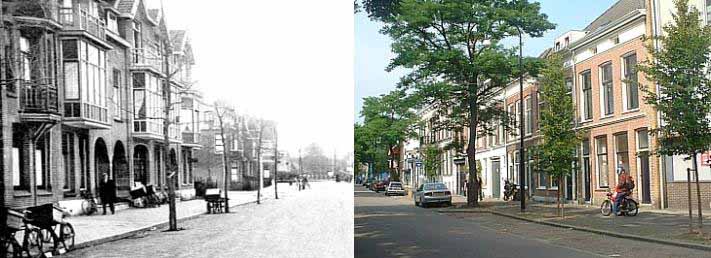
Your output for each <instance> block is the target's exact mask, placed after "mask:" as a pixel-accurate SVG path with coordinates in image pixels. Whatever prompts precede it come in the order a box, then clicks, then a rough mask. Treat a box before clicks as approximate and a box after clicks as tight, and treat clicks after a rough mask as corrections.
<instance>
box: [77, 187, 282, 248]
mask: <svg viewBox="0 0 711 258" xmlns="http://www.w3.org/2000/svg"><path fill="white" fill-rule="evenodd" d="M293 191H296V189H295V188H293V187H289V186H288V184H283V185H280V186H279V194H280V196H281V194H282V193H287V192H293ZM229 197H230V199H229V204H230V207H234V206H238V205H243V204H247V203H253V202H256V200H257V191H230V192H229ZM273 198H274V188H273V187H267V188H264V189H263V191H262V198H261V199H262V200H268V199H273ZM205 207H206V205H205V201H204V200H202V199H194V200H190V201H179V202H177V203H176V212H177V214H176V217H177V219H178V221H180V220H181V219H189V218H193V217H196V216H198V215H201V214H205V212H206V208H205ZM98 208H99V211H98V212H97V213H96V214H98V215H92V216H74V217H69V218H66V220H67V221H69V222H70V223H71V224H72V226H74V231H75V232H76V237H75V244H76V247H77V248H82V247H87V246H92V245H97V244H100V243H104V242H108V241H112V240H116V239H120V238H124V237H127V236H129V235H131V234H134V233H136V232H137V231H143V230H154V229H157V228H158V227H160V226H162V225H164V224H166V223H167V222H168V204H164V205H161V206H160V207H157V208H128V209H123V210H118V211H116V214H114V215H101V214H102V209H101V207H98ZM178 227H180V224H178Z"/></svg>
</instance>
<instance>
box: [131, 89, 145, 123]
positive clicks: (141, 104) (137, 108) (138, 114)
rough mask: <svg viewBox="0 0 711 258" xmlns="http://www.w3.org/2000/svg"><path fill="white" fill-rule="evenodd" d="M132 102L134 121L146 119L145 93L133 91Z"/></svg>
mask: <svg viewBox="0 0 711 258" xmlns="http://www.w3.org/2000/svg"><path fill="white" fill-rule="evenodd" d="M133 102H134V108H133V113H134V115H135V118H136V119H142V118H145V117H146V99H145V91H142V90H136V91H133Z"/></svg>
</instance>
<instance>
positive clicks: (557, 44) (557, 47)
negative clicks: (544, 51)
mask: <svg viewBox="0 0 711 258" xmlns="http://www.w3.org/2000/svg"><path fill="white" fill-rule="evenodd" d="M558 50H560V42H556V43H555V51H558Z"/></svg>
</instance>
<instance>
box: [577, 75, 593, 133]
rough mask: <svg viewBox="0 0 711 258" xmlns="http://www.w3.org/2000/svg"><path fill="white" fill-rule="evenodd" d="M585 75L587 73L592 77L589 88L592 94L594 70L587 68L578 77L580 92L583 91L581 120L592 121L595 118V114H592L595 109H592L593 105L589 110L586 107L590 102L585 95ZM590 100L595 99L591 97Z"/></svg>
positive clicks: (581, 95) (581, 96)
mask: <svg viewBox="0 0 711 258" xmlns="http://www.w3.org/2000/svg"><path fill="white" fill-rule="evenodd" d="M585 75H587V76H588V78H590V88H589V89H588V90H589V91H590V95H591V96H592V71H591V70H585V71H583V72H582V73H580V74H579V75H578V77H579V78H580V92H581V94H580V104H581V105H580V110H581V112H580V121H581V122H588V121H592V120H593V114H592V113H593V109H592V107H591V108H590V110H587V109H586V106H587V104H588V103H587V102H588V101H587V99H586V96H585V88H584V87H585ZM590 101H593V100H592V98H590ZM588 112H589V113H590V114H588ZM588 115H589V116H588ZM588 117H589V118H588Z"/></svg>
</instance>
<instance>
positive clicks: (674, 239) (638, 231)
mask: <svg viewBox="0 0 711 258" xmlns="http://www.w3.org/2000/svg"><path fill="white" fill-rule="evenodd" d="M482 206H483V207H484V209H467V208H455V209H453V210H459V211H461V212H466V211H467V210H471V211H472V212H475V211H477V212H490V213H493V214H496V215H501V216H506V217H512V218H516V219H523V220H527V221H531V222H536V223H541V224H547V225H551V226H558V227H565V228H572V229H577V230H581V231H587V232H593V233H599V234H605V235H611V236H617V237H624V238H632V239H637V240H642V241H651V242H657V243H665V244H673V245H680V246H686V247H692V248H697V249H705V250H711V216H710V215H711V214H710V213H706V214H705V215H704V224H706V225H707V226H706V227H704V229H705V232H706V234H705V237H702V236H699V235H698V234H696V233H694V234H689V217H688V213H684V212H682V211H676V210H672V211H670V210H654V209H648V208H641V209H640V211H639V214H638V215H637V216H636V217H625V216H614V215H611V216H603V215H602V214H601V213H600V208H599V207H596V206H590V205H566V206H565V217H564V218H561V217H560V216H559V215H558V214H557V208H556V204H555V203H553V204H551V203H536V202H534V203H528V205H527V207H526V212H521V208H520V206H519V204H518V202H501V201H498V202H496V201H493V200H489V201H487V200H485V201H484V202H482ZM443 212H447V211H444V210H443ZM697 216H698V215H697V214H696V211H695V210H694V217H693V219H694V220H693V222H694V229H695V230H696V228H697V226H698V224H697V222H698V217H697Z"/></svg>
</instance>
